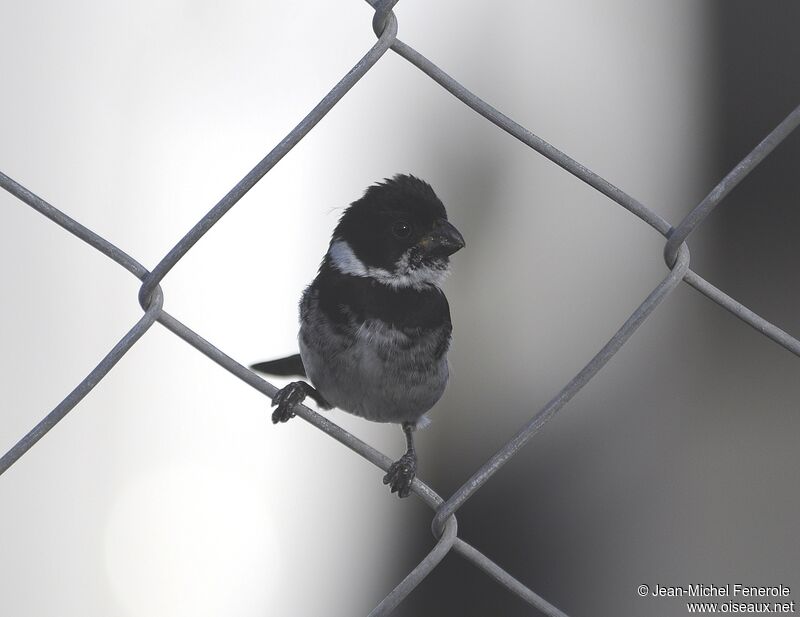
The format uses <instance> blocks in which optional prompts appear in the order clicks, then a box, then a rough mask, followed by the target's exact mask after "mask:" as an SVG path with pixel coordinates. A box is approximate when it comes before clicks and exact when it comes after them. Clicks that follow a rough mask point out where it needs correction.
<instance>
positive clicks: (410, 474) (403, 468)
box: [383, 452, 417, 497]
mask: <svg viewBox="0 0 800 617" xmlns="http://www.w3.org/2000/svg"><path fill="white" fill-rule="evenodd" d="M416 475H417V457H416V456H415V455H413V454H411V453H410V452H406V453H405V454H404V455H403V456H401V457H400V460H398V461H395V462H394V463H392V466H391V467H389V471H388V473H387V474H386V475H385V476H383V483H384V484H388V485H389V486H390V487H391V489H392V492H393V493H397V495H398V497H408V495H409V494H410V493H411V484H412V483H413V482H414V476H416Z"/></svg>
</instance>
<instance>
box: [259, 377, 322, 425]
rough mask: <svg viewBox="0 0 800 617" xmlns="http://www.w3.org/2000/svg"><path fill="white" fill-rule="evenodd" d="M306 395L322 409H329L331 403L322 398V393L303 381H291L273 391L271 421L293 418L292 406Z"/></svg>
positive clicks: (274, 422)
mask: <svg viewBox="0 0 800 617" xmlns="http://www.w3.org/2000/svg"><path fill="white" fill-rule="evenodd" d="M307 396H310V397H311V398H312V399H314V402H315V403H316V404H317V405H319V406H320V407H321V408H322V409H330V408H331V407H332V405H331V404H330V403H329V402H328V401H326V400H325V399H324V398H322V395H321V394H320V393H319V392H318V391H317V390H315V389H314V388H313V387H312V386H311V385H309V384H307V383H306V382H305V381H293V382H292V383H290V384H288V385H286V386H285V387H283V388H281V389H280V390H278V391H277V392H276V393H275V396H273V397H272V407H275V411H273V412H272V423H273V424H277V423H278V422H286V421H287V420H291V419H292V418H294V416H295V413H294V408H295V407H297V406H298V405H299V404H300V403H302V402H303V401H304V400H305V398H306V397H307Z"/></svg>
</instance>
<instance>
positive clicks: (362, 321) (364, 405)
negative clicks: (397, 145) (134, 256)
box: [251, 175, 464, 497]
mask: <svg viewBox="0 0 800 617" xmlns="http://www.w3.org/2000/svg"><path fill="white" fill-rule="evenodd" d="M463 247H464V238H463V237H462V236H461V234H460V233H459V231H458V230H457V229H456V228H455V227H454V226H453V225H452V224H451V223H450V222H449V221H448V220H447V212H446V211H445V207H444V205H443V204H442V202H441V201H440V200H439V198H438V197H437V196H436V194H435V193H434V191H433V189H432V188H431V186H430V185H429V184H428V183H427V182H424V181H423V180H420V179H419V178H415V177H414V176H410V175H396V176H394V177H393V178H391V179H389V180H385V181H384V182H380V183H377V184H374V185H372V186H370V187H369V188H368V189H367V190H366V192H365V193H364V196H363V197H361V199H359V200H358V201H355V202H353V203H352V204H350V206H349V207H348V208H347V209H346V210H345V211H344V214H342V217H341V218H340V219H339V223H338V224H337V226H336V228H335V229H334V231H333V237H332V238H331V242H330V245H329V247H328V252H327V253H326V254H325V257H324V258H323V260H322V264H321V265H320V268H319V272H318V274H317V277H316V278H315V279H314V281H313V282H312V283H311V285H309V286H308V287H307V288H306V290H305V291H304V292H303V297H302V299H301V301H300V333H299V335H298V342H299V345H300V354H299V355H295V356H290V357H289V358H283V359H280V360H273V361H269V362H261V363H259V364H255V365H253V366H252V367H251V368H253V369H255V370H258V371H260V372H264V373H269V374H273V375H301V376H306V377H308V379H309V380H310V381H311V384H308V383H306V382H304V381H294V382H292V383H290V384H289V385H287V386H286V387H284V388H282V389H281V390H279V391H278V392H277V394H276V395H275V397H274V398H273V399H272V405H273V406H274V407H275V410H274V412H273V414H272V421H273V422H275V423H278V422H286V421H287V420H289V419H290V418H292V417H293V416H294V415H295V414H294V411H293V410H294V407H295V406H296V405H298V404H299V403H301V402H302V401H303V400H304V399H305V397H306V396H310V397H311V398H312V399H313V400H314V401H315V402H316V403H317V405H319V406H320V407H321V408H323V409H330V408H331V407H338V408H339V409H342V410H344V411H348V412H350V413H353V414H355V415H357V416H361V417H363V418H366V419H368V420H373V421H376V422H396V423H398V424H401V425H402V427H403V431H404V433H405V436H406V443H407V451H406V453H405V454H404V455H403V456H402V457H401V458H400V459H399V460H398V461H396V462H395V463H393V464H392V466H391V467H390V469H389V472H388V473H387V474H386V476H385V477H384V478H383V482H384V484H388V485H390V487H391V490H392V492H397V493H398V495H399V496H400V497H406V496H407V495H408V494H409V493H410V492H411V484H412V482H413V480H414V476H415V474H416V469H417V456H416V452H415V450H414V439H413V433H414V430H415V429H416V428H417V426H418V425H422V424H425V423H427V418H426V417H425V413H426V412H427V411H428V410H429V409H431V407H433V405H434V404H435V403H436V402H437V401H438V400H439V398H441V396H442V394H443V393H444V389H445V386H446V385H447V380H448V378H449V374H450V373H449V369H448V364H447V350H448V348H449V346H450V337H451V332H452V329H453V328H452V324H451V321H450V307H449V305H448V303H447V298H445V295H444V292H443V291H442V288H441V283H442V281H443V279H444V277H445V276H446V275H447V273H448V270H449V267H450V256H451V255H452V254H453V253H455V252H456V251H458V250H459V249H461V248H463Z"/></svg>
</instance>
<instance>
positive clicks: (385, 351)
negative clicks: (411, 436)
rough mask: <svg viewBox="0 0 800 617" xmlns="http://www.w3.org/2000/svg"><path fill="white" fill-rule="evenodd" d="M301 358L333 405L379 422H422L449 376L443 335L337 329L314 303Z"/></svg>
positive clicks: (365, 325)
mask: <svg viewBox="0 0 800 617" xmlns="http://www.w3.org/2000/svg"><path fill="white" fill-rule="evenodd" d="M304 309H305V310H304V311H303V313H304V315H303V319H302V324H301V328H300V335H299V337H298V338H299V344H300V355H301V356H302V358H303V364H304V366H305V368H306V372H307V373H308V377H309V379H310V380H311V383H312V384H313V385H314V387H316V388H317V389H318V390H319V391H320V393H321V394H322V396H323V397H324V398H325V399H326V400H327V401H328V402H329V403H331V404H332V405H334V406H336V407H338V408H340V409H343V410H345V411H349V412H350V413H353V414H356V415H359V416H362V417H364V418H367V419H369V420H374V421H377V422H405V421H409V422H416V421H417V420H418V419H419V418H420V417H421V416H422V414H424V413H425V412H426V411H428V410H429V409H430V408H431V407H433V405H434V404H435V403H436V401H438V400H439V398H440V397H441V396H442V393H443V392H444V389H445V386H446V385H447V379H448V376H449V371H448V366H447V357H446V355H445V354H443V353H441V350H440V345H441V339H442V333H441V332H437V331H436V330H427V331H425V330H423V331H422V332H420V331H419V330H418V329H414V330H409V331H407V332H406V331H403V330H402V329H398V328H394V327H391V326H389V325H387V324H385V323H383V322H381V321H378V320H367V321H365V322H361V323H351V324H350V327H347V328H343V327H341V326H340V325H338V324H337V325H336V326H334V325H333V324H331V323H330V322H329V321H328V320H327V319H326V318H325V316H324V314H323V313H322V312H321V311H320V310H319V307H318V306H316V301H315V300H313V299H312V300H311V301H310V302H308V304H306V306H305V307H304Z"/></svg>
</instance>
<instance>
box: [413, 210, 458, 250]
mask: <svg viewBox="0 0 800 617" xmlns="http://www.w3.org/2000/svg"><path fill="white" fill-rule="evenodd" d="M421 244H422V245H423V247H424V248H425V252H426V253H428V254H429V255H437V256H440V257H449V256H450V255H452V254H453V253H455V252H456V251H458V250H459V249H462V248H464V236H462V235H461V232H460V231H458V229H456V228H455V226H453V224H452V223H450V221H446V220H444V219H442V220H441V221H439V223H437V224H436V227H434V228H433V231H432V232H431V233H430V235H428V236H426V237H425V238H424V239H423V241H422V243H421Z"/></svg>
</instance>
